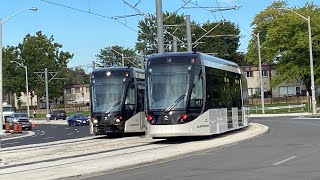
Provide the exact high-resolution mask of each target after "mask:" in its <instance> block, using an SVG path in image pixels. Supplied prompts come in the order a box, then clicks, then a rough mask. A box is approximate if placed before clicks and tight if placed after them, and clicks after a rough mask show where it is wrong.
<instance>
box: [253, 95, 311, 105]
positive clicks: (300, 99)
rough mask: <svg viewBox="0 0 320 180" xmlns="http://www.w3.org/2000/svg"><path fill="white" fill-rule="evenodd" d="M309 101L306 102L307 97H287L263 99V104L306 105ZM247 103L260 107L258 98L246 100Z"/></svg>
mask: <svg viewBox="0 0 320 180" xmlns="http://www.w3.org/2000/svg"><path fill="white" fill-rule="evenodd" d="M309 101H310V97H309V100H308V96H289V97H272V98H264V103H265V104H300V103H301V104H303V103H305V104H307V103H309ZM248 103H249V104H250V105H260V104H261V99H260V98H253V99H248Z"/></svg>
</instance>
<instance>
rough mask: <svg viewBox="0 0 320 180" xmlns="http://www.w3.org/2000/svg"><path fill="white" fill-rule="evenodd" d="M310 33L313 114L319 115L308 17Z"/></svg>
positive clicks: (309, 26) (309, 27)
mask: <svg viewBox="0 0 320 180" xmlns="http://www.w3.org/2000/svg"><path fill="white" fill-rule="evenodd" d="M308 32H309V53H310V75H311V92H312V114H316V113H317V101H316V87H315V85H314V72H313V55H312V39H311V25H310V16H308Z"/></svg>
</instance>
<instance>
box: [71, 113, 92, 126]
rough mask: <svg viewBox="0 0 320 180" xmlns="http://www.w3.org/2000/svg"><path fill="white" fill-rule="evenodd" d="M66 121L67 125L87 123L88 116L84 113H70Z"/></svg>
mask: <svg viewBox="0 0 320 180" xmlns="http://www.w3.org/2000/svg"><path fill="white" fill-rule="evenodd" d="M67 123H68V125H69V126H72V125H74V126H83V125H89V118H88V117H86V116H85V115H84V114H72V115H71V116H70V117H68V119H67Z"/></svg>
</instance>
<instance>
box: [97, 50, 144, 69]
mask: <svg viewBox="0 0 320 180" xmlns="http://www.w3.org/2000/svg"><path fill="white" fill-rule="evenodd" d="M121 54H123V56H124V64H125V66H134V67H138V66H139V64H140V61H139V58H138V55H137V54H136V52H135V50H134V49H130V48H124V47H122V46H117V45H115V46H109V47H106V48H103V49H101V50H100V52H99V54H97V55H96V57H97V59H98V60H99V61H101V64H98V66H121V64H122V56H121Z"/></svg>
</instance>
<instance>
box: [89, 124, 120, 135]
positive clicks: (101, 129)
mask: <svg viewBox="0 0 320 180" xmlns="http://www.w3.org/2000/svg"><path fill="white" fill-rule="evenodd" d="M123 132H124V129H123V126H121V125H106V124H96V125H93V133H94V134H95V135H107V134H112V133H123Z"/></svg>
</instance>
